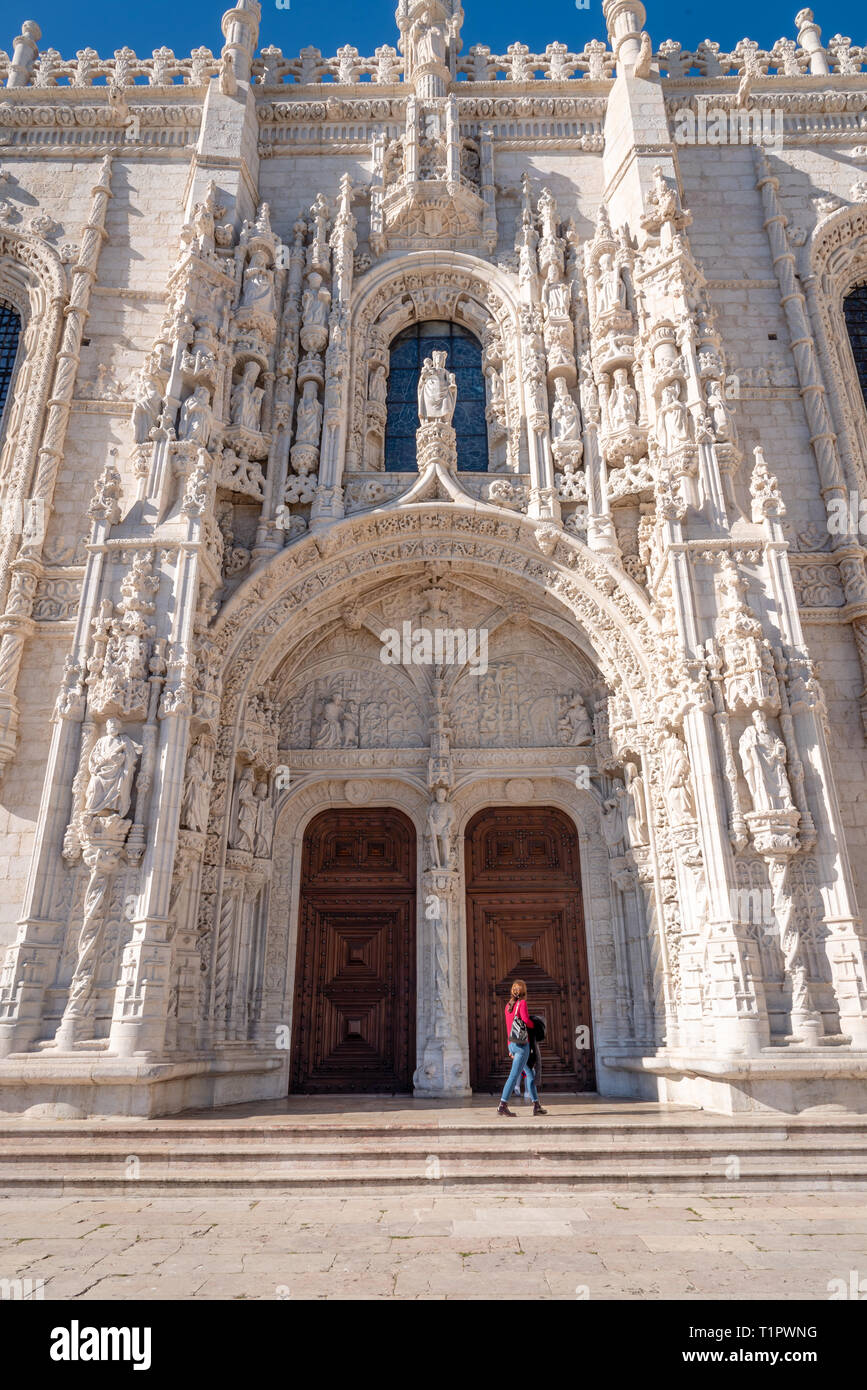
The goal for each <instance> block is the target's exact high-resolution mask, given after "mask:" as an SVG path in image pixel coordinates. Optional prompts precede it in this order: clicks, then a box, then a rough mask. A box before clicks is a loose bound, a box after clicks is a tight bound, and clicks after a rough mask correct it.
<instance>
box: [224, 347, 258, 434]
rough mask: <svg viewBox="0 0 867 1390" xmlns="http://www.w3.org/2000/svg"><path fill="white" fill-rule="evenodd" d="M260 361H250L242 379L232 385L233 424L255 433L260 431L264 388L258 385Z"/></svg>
mask: <svg viewBox="0 0 867 1390" xmlns="http://www.w3.org/2000/svg"><path fill="white" fill-rule="evenodd" d="M258 375H259V364H258V362H248V363H247V365H246V366H245V368H244V374H243V376H242V377H241V380H240V381H239V382H237V383H236V385H235V386H233V387H232V424H233V425H240V426H241V428H242V429H245V430H250V431H251V432H252V433H254V434H258V432H259V416H260V413H261V410H262V398H263V396H264V395H265V391H264V388H263V387H261V386H257V385H256V379H257V377H258Z"/></svg>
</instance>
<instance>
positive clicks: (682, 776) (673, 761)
mask: <svg viewBox="0 0 867 1390" xmlns="http://www.w3.org/2000/svg"><path fill="white" fill-rule="evenodd" d="M662 780H663V785H664V787H665V797H666V803H667V806H668V815H669V819H670V821H671V823H672V825H683V823H684V821H688V820H693V819H694V818H695V797H694V796H693V791H692V781H691V773H690V766H689V754H688V753H687V751H686V748H685V746H684V744H683V742H682V741H681V739H680V738H678V736H677V734H675V733H670V734H669V735H668V736H667V737H666V739H665V742H664V743H663V745H662Z"/></svg>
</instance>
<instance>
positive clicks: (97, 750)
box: [84, 719, 138, 817]
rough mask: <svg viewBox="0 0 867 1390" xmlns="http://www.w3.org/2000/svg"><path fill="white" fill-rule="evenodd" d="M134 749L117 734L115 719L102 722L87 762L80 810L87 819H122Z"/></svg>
mask: <svg viewBox="0 0 867 1390" xmlns="http://www.w3.org/2000/svg"><path fill="white" fill-rule="evenodd" d="M137 758H138V749H137V748H136V745H135V744H134V743H133V741H132V739H131V738H130V737H129V735H128V734H125V733H123V732H122V731H121V725H120V720H119V719H109V720H108V721H107V722H106V726H105V733H104V734H103V735H102V737H101V738H98V739H97V740H96V743H95V744H94V745H93V748H92V749H91V752H90V757H89V758H88V760H87V770H88V772H89V773H90V780H89V782H88V784H87V792H86V793H85V798H84V809H85V811H86V812H87V814H88V815H90V816H111V815H116V816H121V817H123V816H125V815H126V813H127V811H128V810H129V807H130V801H131V800H132V783H133V777H134V774H135V765H136V759H137Z"/></svg>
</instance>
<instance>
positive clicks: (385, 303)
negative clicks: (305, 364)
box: [345, 251, 520, 473]
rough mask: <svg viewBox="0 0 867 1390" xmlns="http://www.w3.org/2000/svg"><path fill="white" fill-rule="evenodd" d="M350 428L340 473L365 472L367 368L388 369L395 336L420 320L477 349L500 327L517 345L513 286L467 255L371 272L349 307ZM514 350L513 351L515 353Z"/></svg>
mask: <svg viewBox="0 0 867 1390" xmlns="http://www.w3.org/2000/svg"><path fill="white" fill-rule="evenodd" d="M350 312H351V320H352V332H351V343H352V356H351V361H350V391H349V400H350V421H349V434H348V441H347V450H346V465H345V467H346V472H347V473H357V472H360V471H363V470H364V467H365V462H364V457H365V455H364V438H365V409H366V402H367V391H368V374H369V371H370V370H371V368H372V366H374V365H376V364H381V365H383V366H385V367H386V370H387V367H388V349H389V346H390V344H391V342H392V341H393V339H394V338H395V337H396V336H397V334H398V333H400V332H401V330H402V329H404V328H408V327H409V326H410V325H411V324H413V323H422V322H424V321H425V320H426V319H444V320H448V321H450V322H454V323H459V324H462V325H463V326H464V327H466V328H468V329H469V330H470V331H471V332H472V333H474V334H475V336H476V337H477V338H478V339H479V340H480V341H481V342H482V344H483V345H484V341H485V335H486V332H487V330H488V329H489V328H490V327H491V326H492V325H499V326H500V327H501V328H503V329H505V330H507V336H509V337H510V338H511V339H512V340H513V342H514V343H515V344H516V345H517V344H518V342H519V338H520V335H519V333H518V321H519V320H518V304H517V298H516V294H515V289H514V286H513V285H512V284H511V283H510V281H509V278H508V276H507V275H506V274H505V273H504V272H503V271H501V270H500V269H499V268H498V267H497V266H492V265H490V264H489V263H488V262H487V261H483V260H480V259H479V258H478V257H476V256H472V255H469V254H468V253H466V252H459V251H455V252H450V253H449V256H448V260H447V262H446V263H443V261H442V259H441V256H440V255H438V254H437V253H433V252H431V253H428V252H424V251H418V252H411V253H408V254H407V255H405V256H401V257H400V258H398V259H396V260H391V261H386V262H384V263H383V264H380V265H378V266H375V267H374V268H373V269H372V270H370V271H368V272H367V274H366V275H365V276H363V277H362V278H361V279H360V280H359V281H358V283H357V285H356V286H355V288H354V291H353V295H352V302H351V308H350ZM516 350H517V347H516Z"/></svg>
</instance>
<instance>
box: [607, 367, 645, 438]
mask: <svg viewBox="0 0 867 1390" xmlns="http://www.w3.org/2000/svg"><path fill="white" fill-rule="evenodd" d="M608 408H609V411H610V414H611V424H612V425H613V427H614V429H616V430H623V429H627V428H628V427H629V426H630V425H634V424H635V422H636V420H637V419H638V392H637V391H636V390H635V388H634V386H630V384H629V373H628V372H627V370H626V368H625V367H618V368H617V369H616V370H615V373H614V388H613V390H612V392H611V399H610V401H609V403H608Z"/></svg>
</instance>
